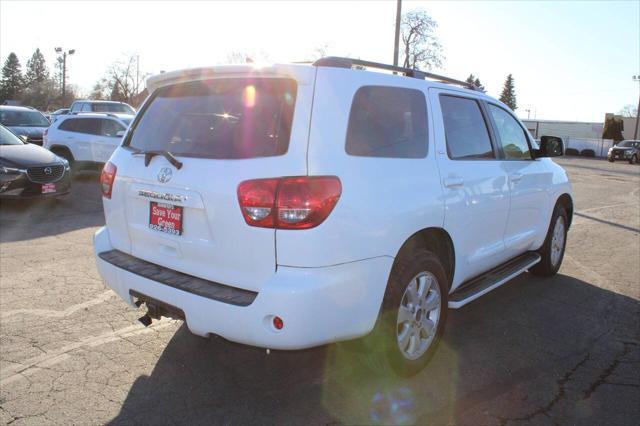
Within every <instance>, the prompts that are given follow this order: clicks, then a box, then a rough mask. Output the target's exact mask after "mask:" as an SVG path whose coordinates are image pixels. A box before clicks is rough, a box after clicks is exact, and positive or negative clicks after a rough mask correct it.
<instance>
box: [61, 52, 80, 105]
mask: <svg viewBox="0 0 640 426" xmlns="http://www.w3.org/2000/svg"><path fill="white" fill-rule="evenodd" d="M56 53H57V54H58V55H60V53H62V102H64V100H65V95H66V89H67V55H73V54H74V53H76V50H75V49H69V50H65V51H63V50H62V47H56Z"/></svg>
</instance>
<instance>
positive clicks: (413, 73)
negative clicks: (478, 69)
mask: <svg viewBox="0 0 640 426" xmlns="http://www.w3.org/2000/svg"><path fill="white" fill-rule="evenodd" d="M313 65H314V66H316V67H335V68H353V67H354V66H360V67H367V68H376V69H381V70H387V71H394V72H400V73H402V74H404V75H406V76H407V77H411V78H417V79H420V80H426V79H427V78H430V79H432V80H437V81H441V82H443V83H449V84H456V85H458V86H462V87H465V88H467V89H471V90H477V91H481V90H480V89H479V88H478V87H476V86H475V85H474V84H472V83H468V82H466V81H462V80H456V79H455V78H450V77H445V76H443V75H438V74H433V73H430V72H425V71H420V70H414V69H411V68H404V67H397V66H394V65H389V64H382V63H379V62H371V61H364V60H362V59H352V58H342V57H339V56H327V57H324V58H320V59H318V60H317V61H315V62H314V63H313Z"/></svg>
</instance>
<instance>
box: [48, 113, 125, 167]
mask: <svg viewBox="0 0 640 426" xmlns="http://www.w3.org/2000/svg"><path fill="white" fill-rule="evenodd" d="M132 119H133V116H132V115H129V114H109V113H108V114H99V113H93V114H70V115H61V116H60V118H58V119H57V120H56V121H54V122H53V123H52V124H51V126H50V127H49V128H48V129H47V130H45V132H44V135H43V146H44V147H45V148H47V149H49V150H51V151H52V152H54V153H55V154H57V155H59V156H60V157H63V158H65V159H66V160H67V161H69V164H70V165H71V169H72V170H74V171H77V170H81V169H91V168H98V170H99V169H100V168H102V166H103V165H104V163H106V162H107V161H108V160H109V157H111V154H113V151H115V149H116V147H117V146H118V145H120V143H121V142H122V137H123V136H124V134H125V131H126V129H127V127H129V124H130V123H131V120H132Z"/></svg>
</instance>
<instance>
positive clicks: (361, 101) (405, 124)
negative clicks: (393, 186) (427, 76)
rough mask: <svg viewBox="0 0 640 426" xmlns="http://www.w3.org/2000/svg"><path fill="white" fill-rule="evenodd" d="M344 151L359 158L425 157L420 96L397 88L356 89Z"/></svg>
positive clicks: (424, 118)
mask: <svg viewBox="0 0 640 426" xmlns="http://www.w3.org/2000/svg"><path fill="white" fill-rule="evenodd" d="M345 150H346V152H347V154H349V155H355V156H361V157H388V158H424V157H426V155H427V106H426V100H425V96H424V94H423V93H422V92H421V91H419V90H415V89H405V88H399V87H384V86H365V87H361V88H360V89H358V91H357V92H356V94H355V95H354V97H353V103H352V104H351V113H350V114H349V125H348V128H347V141H346V146H345Z"/></svg>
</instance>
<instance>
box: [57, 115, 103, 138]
mask: <svg viewBox="0 0 640 426" xmlns="http://www.w3.org/2000/svg"><path fill="white" fill-rule="evenodd" d="M100 121H101V120H100V119H99V118H72V119H69V120H65V121H64V122H63V123H62V124H60V127H59V129H60V130H65V131H67V132H76V133H86V134H90V135H99V134H100V129H101V127H102V125H101V123H100Z"/></svg>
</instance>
